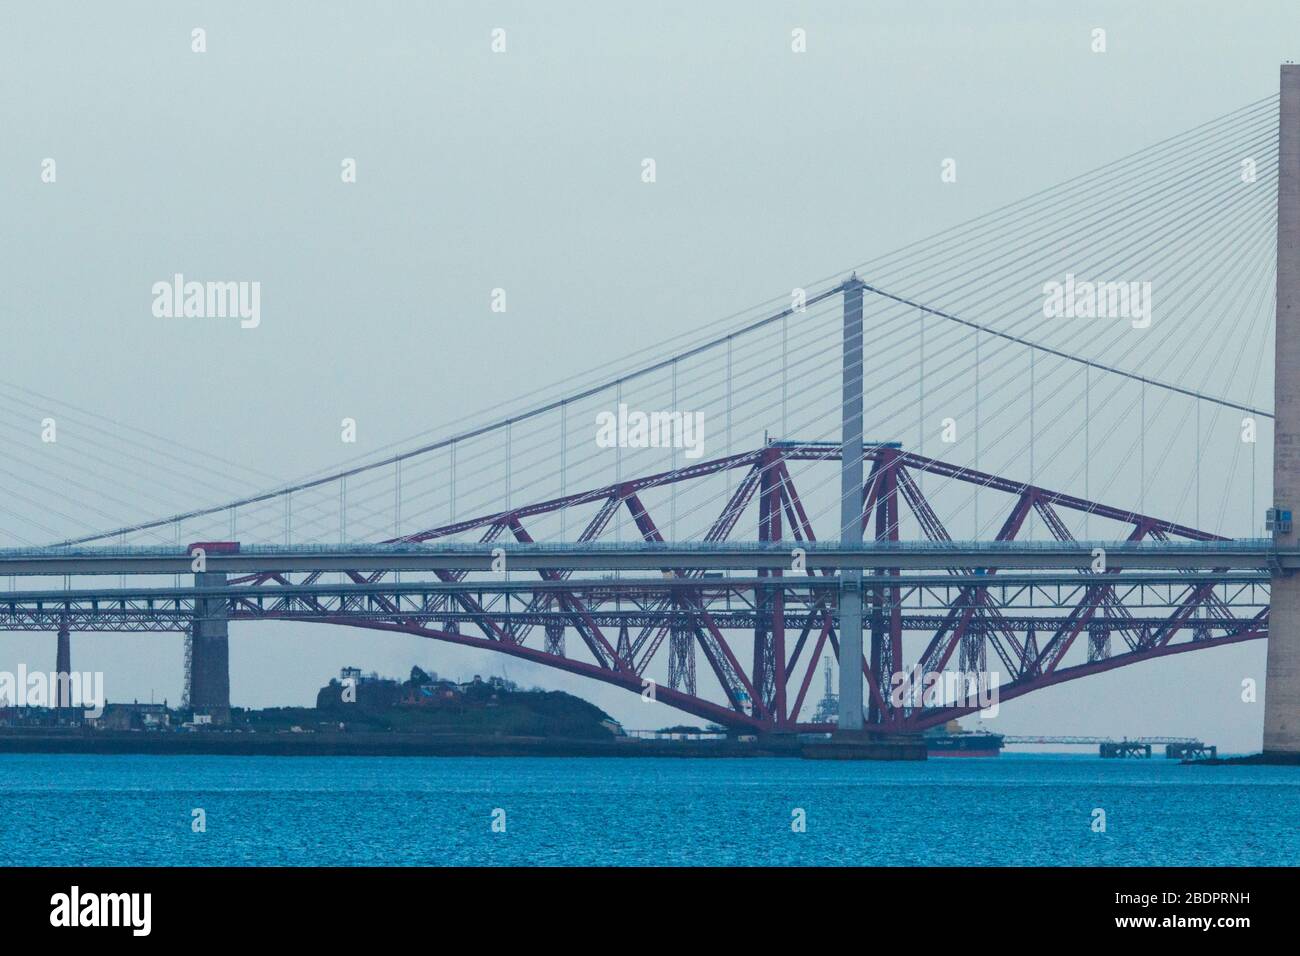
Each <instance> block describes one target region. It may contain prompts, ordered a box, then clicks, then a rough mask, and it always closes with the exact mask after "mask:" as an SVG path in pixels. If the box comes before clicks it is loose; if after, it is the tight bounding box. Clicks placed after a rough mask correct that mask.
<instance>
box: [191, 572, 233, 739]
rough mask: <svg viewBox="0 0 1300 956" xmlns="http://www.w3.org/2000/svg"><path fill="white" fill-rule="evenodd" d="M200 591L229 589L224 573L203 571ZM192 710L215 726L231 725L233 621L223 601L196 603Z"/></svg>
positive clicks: (198, 581)
mask: <svg viewBox="0 0 1300 956" xmlns="http://www.w3.org/2000/svg"><path fill="white" fill-rule="evenodd" d="M194 586H195V587H197V588H219V587H225V586H226V574H225V572H224V571H200V572H196V573H195V575H194ZM189 689H190V709H191V710H193V711H194V713H195V715H202V714H206V715H208V716H209V717H211V718H212V722H213V723H214V724H226V723H229V722H230V620H229V616H228V614H227V609H226V600H225V598H223V597H211V596H199V597H196V598H195V600H194V626H193V630H192V632H191V636H190V688H189Z"/></svg>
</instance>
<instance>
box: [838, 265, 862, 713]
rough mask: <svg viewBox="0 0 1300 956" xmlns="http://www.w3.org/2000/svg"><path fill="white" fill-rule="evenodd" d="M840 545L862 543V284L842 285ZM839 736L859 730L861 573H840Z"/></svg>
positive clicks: (852, 279) (854, 278)
mask: <svg viewBox="0 0 1300 956" xmlns="http://www.w3.org/2000/svg"><path fill="white" fill-rule="evenodd" d="M843 398H844V404H843V407H842V410H841V412H842V424H843V430H842V434H841V444H840V543H841V544H843V545H849V546H852V545H859V544H861V543H862V280H860V279H859V278H858V277H857V276H856V275H854V276H852V277H850V278H849V280H848V281H847V282H845V283H844V395H843ZM839 625H840V713H839V725H838V726H839V730H840V732H841V733H850V734H852V733H860V732H861V731H862V572H861V571H859V570H852V571H841V572H840V619H839Z"/></svg>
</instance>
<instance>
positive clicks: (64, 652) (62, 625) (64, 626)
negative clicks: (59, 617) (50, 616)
mask: <svg viewBox="0 0 1300 956" xmlns="http://www.w3.org/2000/svg"><path fill="white" fill-rule="evenodd" d="M58 640H59V643H58V648H57V649H56V651H55V654H54V673H55V675H56V680H55V683H54V687H55V690H54V706H55V707H56V708H57V709H58V711H59V716H60V717H63V716H65V715H66V712H67V711H68V709H69V708H71V707H72V687H71V685H70V682H69V680H68V676H69V675H70V674H71V673H72V637H71V635H70V634H69V633H68V622H67V621H60V622H59V638H58Z"/></svg>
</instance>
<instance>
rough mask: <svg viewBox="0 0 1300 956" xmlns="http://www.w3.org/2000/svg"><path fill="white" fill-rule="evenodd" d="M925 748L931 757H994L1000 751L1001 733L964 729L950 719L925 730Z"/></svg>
mask: <svg viewBox="0 0 1300 956" xmlns="http://www.w3.org/2000/svg"><path fill="white" fill-rule="evenodd" d="M925 749H926V752H927V753H928V754H929V755H930V756H931V757H996V756H997V755H998V754H1000V753H1001V752H1002V735H1001V734H990V733H985V732H984V731H970V730H965V729H963V728H962V726H961V724H959V723H957V721H955V720H950V721H948V723H946V724H944V725H943V726H942V727H936V728H934V729H932V730H927V731H926V732H925Z"/></svg>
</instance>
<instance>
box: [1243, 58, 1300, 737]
mask: <svg viewBox="0 0 1300 956" xmlns="http://www.w3.org/2000/svg"><path fill="white" fill-rule="evenodd" d="M1276 339H1277V344H1276V352H1275V355H1274V386H1273V387H1274V398H1273V407H1274V415H1275V416H1276V418H1275V420H1274V431H1273V504H1274V506H1275V507H1278V508H1281V509H1284V510H1290V511H1294V510H1295V509H1296V508H1298V507H1300V65H1296V64H1293V63H1287V64H1284V65H1283V66H1282V79H1281V100H1280V102H1279V129H1278V180H1277V323H1276ZM1253 517H1254V516H1253V515H1252V518H1253ZM1276 541H1277V544H1278V546H1279V547H1295V546H1296V544H1297V537H1296V533H1295V531H1294V530H1293V528H1291V527H1284V528H1283V529H1280V530H1278V531H1277V532H1276ZM1269 605H1270V607H1269V619H1268V669H1267V672H1266V674H1265V678H1264V752H1265V753H1266V754H1269V753H1272V754H1286V755H1294V754H1300V576H1291V577H1284V576H1282V575H1274V577H1273V581H1272V588H1271V593H1270V599H1269Z"/></svg>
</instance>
